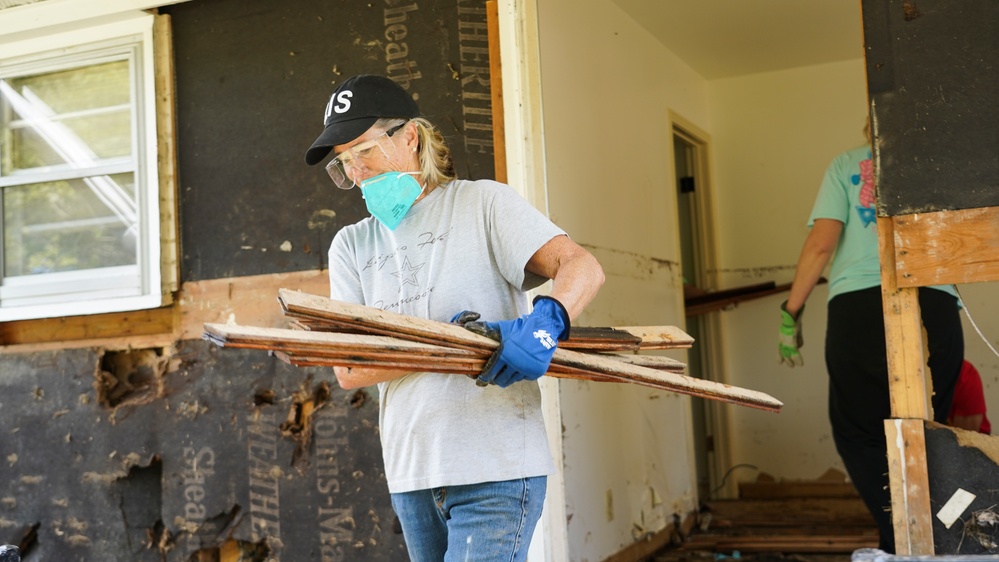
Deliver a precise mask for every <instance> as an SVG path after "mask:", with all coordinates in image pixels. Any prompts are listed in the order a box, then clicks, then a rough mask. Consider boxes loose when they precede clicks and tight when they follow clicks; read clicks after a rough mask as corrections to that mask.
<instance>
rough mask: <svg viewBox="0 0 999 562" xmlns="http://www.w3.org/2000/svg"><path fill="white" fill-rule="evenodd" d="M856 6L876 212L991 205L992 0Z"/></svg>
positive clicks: (997, 7)
mask: <svg viewBox="0 0 999 562" xmlns="http://www.w3.org/2000/svg"><path fill="white" fill-rule="evenodd" d="M862 6H863V19H864V41H865V48H866V56H867V79H868V90H869V95H870V101H871V104H872V116H873V118H874V121H875V122H876V135H875V145H876V149H877V154H876V158H875V166H876V170H877V174H878V177H877V181H878V213H879V214H880V215H881V216H896V215H903V214H909V213H917V212H927V211H939V210H956V209H974V208H979V207H995V206H999V43H997V41H999V28H997V27H996V22H997V21H999V3H997V2H995V1H994V0H936V1H933V2H924V1H919V0H863V2H862Z"/></svg>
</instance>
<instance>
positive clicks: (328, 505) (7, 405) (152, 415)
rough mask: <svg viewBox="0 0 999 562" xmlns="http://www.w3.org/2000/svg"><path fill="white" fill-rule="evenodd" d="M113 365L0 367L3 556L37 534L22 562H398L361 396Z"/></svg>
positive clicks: (257, 374)
mask: <svg viewBox="0 0 999 562" xmlns="http://www.w3.org/2000/svg"><path fill="white" fill-rule="evenodd" d="M118 357H119V359H121V360H118V361H111V360H109V358H108V356H105V355H103V354H101V353H99V352H97V351H94V350H76V351H62V352H41V353H30V354H9V355H5V356H4V359H3V365H2V371H3V375H4V378H3V384H2V387H0V390H2V393H0V409H2V411H3V414H4V416H3V419H4V431H3V435H4V437H3V439H2V441H0V442H2V445H3V447H2V449H3V454H4V457H3V464H2V466H3V468H2V470H0V473H2V474H3V478H0V498H2V499H3V502H2V503H0V518H2V519H3V520H4V521H6V522H8V523H9V524H5V525H3V526H2V527H0V543H11V544H15V545H16V544H19V543H21V542H22V539H23V537H24V536H25V535H26V534H31V533H30V530H31V529H33V528H34V529H35V530H34V533H35V535H36V539H35V540H34V542H33V543H32V544H31V545H30V546H29V548H27V549H26V550H25V552H24V555H25V556H24V559H25V561H26V562H30V561H31V560H65V561H76V560H79V561H92V560H102V561H108V562H111V561H121V562H126V561H127V562H135V561H145V560H148V561H162V560H168V561H178V562H179V561H187V560H190V559H191V556H192V555H193V554H195V553H198V552H199V551H200V553H199V554H198V556H201V558H197V559H198V560H209V559H211V558H210V557H209V554H210V553H211V552H213V551H216V552H217V549H219V548H221V547H222V544H223V543H224V542H225V541H226V540H227V539H232V540H234V541H236V542H235V544H238V545H239V546H240V548H241V549H242V550H243V551H244V552H257V553H258V554H257V555H256V556H254V555H247V556H246V557H245V558H241V559H242V560H260V561H262V560H265V559H267V560H289V561H297V560H315V561H325V562H334V561H343V560H406V559H407V556H406V553H405V546H404V544H403V540H402V535H401V534H398V533H397V532H395V531H394V530H393V521H394V514H393V512H392V508H391V505H390V502H389V497H388V488H387V485H386V483H385V477H384V473H383V471H382V468H381V467H382V461H381V448H380V445H379V441H378V431H377V423H378V406H377V404H376V401H375V397H374V396H369V395H368V394H367V393H366V391H358V392H345V391H342V390H340V389H338V388H337V387H336V383H335V381H332V378H331V377H332V375H331V374H330V372H329V369H300V368H295V367H290V366H288V365H286V364H284V363H282V362H280V361H278V360H276V359H274V358H269V357H267V354H266V353H265V352H261V351H246V350H234V349H220V348H217V347H214V346H211V345H210V344H208V343H205V342H188V343H186V344H185V345H184V346H183V347H182V348H181V349H178V350H177V353H176V354H175V355H173V356H171V357H164V356H162V355H157V354H156V353H154V352H152V351H149V350H139V351H135V352H124V354H123V355H119V356H118ZM113 365H117V368H116V367H114V366H113ZM106 369H111V370H112V371H117V372H116V373H112V372H110V371H107V370H106ZM113 381H120V382H117V383H114V382H113ZM307 404H308V405H313V406H315V407H316V410H315V411H314V413H312V414H311V415H309V414H308V410H309V406H306V405H307ZM303 412H304V413H305V416H304V417H303ZM306 419H308V423H306V421H305V420H306ZM266 549H270V555H269V556H266V557H265V556H264V555H263V554H262V552H263V551H265V550H266Z"/></svg>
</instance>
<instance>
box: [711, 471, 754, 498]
mask: <svg viewBox="0 0 999 562" xmlns="http://www.w3.org/2000/svg"><path fill="white" fill-rule="evenodd" d="M737 468H752V469H753V470H759V467H757V466H756V465H753V464H748V463H739V464H737V465H735V466H733V467H731V468H729V469H728V470H727V471H725V474H724V475H723V476H722V479H721V483H720V484H718V487H717V488H715V489H714V490H711V493H709V494H708V495H709V496H714V495H715V492H717V491H718V490H721V489H722V488H724V487H725V480H727V479H728V477H729V475H730V474H732V471H733V470H735V469H737Z"/></svg>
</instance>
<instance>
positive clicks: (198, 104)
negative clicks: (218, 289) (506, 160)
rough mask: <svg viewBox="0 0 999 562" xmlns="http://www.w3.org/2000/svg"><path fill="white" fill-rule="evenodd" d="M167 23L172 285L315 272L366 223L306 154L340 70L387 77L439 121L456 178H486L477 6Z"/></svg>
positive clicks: (197, 12) (216, 10) (489, 163)
mask: <svg viewBox="0 0 999 562" xmlns="http://www.w3.org/2000/svg"><path fill="white" fill-rule="evenodd" d="M161 11H162V12H164V13H168V14H170V16H171V20H172V23H173V33H174V49H175V59H176V79H177V98H178V99H177V113H178V142H179V159H180V162H179V168H180V169H179V176H180V185H179V189H180V222H181V232H182V248H181V249H182V255H183V258H182V265H181V275H182V279H183V280H184V281H195V280H204V279H217V278H225V277H237V276H245V275H258V274H265V273H279V272H287V271H304V270H312V269H322V268H325V267H326V265H327V264H326V251H327V249H328V247H329V243H330V241H331V240H332V238H333V235H334V233H335V232H336V231H337V230H338V229H339V228H342V227H343V226H344V225H347V224H350V223H353V222H355V221H357V220H359V219H360V218H362V217H364V216H366V211H365V209H364V204H363V201H362V199H361V196H360V193H358V192H355V191H351V192H343V191H340V190H337V189H336V188H334V187H333V185H332V183H331V182H330V180H329V178H328V177H327V176H326V174H325V172H324V170H323V167H322V165H317V166H312V167H310V166H307V165H306V164H305V162H304V154H305V150H306V149H307V148H308V147H309V145H310V144H311V143H312V141H313V140H314V139H315V137H316V136H318V135H319V133H320V131H321V130H322V121H323V120H322V115H323V109H324V107H325V104H326V101H327V99H328V98H329V95H330V94H331V93H332V92H333V90H334V88H335V87H336V84H338V83H339V81H342V80H344V79H346V78H347V77H349V76H351V75H353V74H359V73H373V74H385V75H389V76H392V77H393V78H394V79H396V80H397V82H399V83H400V84H402V85H403V86H404V87H406V88H407V89H408V91H409V92H411V93H412V95H413V96H414V98H416V99H417V102H418V103H419V105H420V109H421V111H422V112H423V113H424V115H425V116H427V117H428V118H430V120H431V121H432V122H434V123H435V124H436V125H438V126H439V127H441V129H442V130H443V132H444V133H445V135H446V136H447V137H448V140H449V142H450V144H451V146H452V148H453V149H454V151H455V163H456V168H457V171H458V174H459V175H460V176H462V177H467V178H483V177H492V174H493V160H492V158H493V149H492V118H491V102H490V93H489V74H488V72H489V71H488V67H489V58H488V39H487V35H486V19H485V17H486V16H485V0H438V1H430V2H416V1H415V0H413V1H408V0H381V1H374V2H372V1H369V0H339V1H335V2H332V1H329V0H295V1H294V2H286V1H283V0H192V1H190V2H186V3H183V4H177V5H174V6H169V7H165V8H162V9H161Z"/></svg>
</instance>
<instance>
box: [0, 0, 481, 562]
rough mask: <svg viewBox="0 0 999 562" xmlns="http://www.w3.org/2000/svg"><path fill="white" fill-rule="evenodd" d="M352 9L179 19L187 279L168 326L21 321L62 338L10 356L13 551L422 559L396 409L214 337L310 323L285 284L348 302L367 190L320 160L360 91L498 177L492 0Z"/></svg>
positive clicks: (219, 12)
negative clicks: (384, 434)
mask: <svg viewBox="0 0 999 562" xmlns="http://www.w3.org/2000/svg"><path fill="white" fill-rule="evenodd" d="M67 3H68V2H67ZM82 3H83V4H87V2H82ZM105 4H107V3H105ZM133 4H135V2H131V3H130V4H129V6H130V7H134V6H133ZM161 4H162V2H161ZM88 5H89V4H88ZM142 7H148V6H142ZM27 8H28V7H20V8H12V9H18V10H20V9H27ZM136 9H138V8H136ZM345 9H346V8H345V6H343V5H341V4H340V3H330V2H325V1H323V0H301V1H297V2H293V3H288V2H281V1H279V0H249V1H245V0H212V1H208V0H190V1H188V2H185V3H182V4H176V5H172V6H165V7H161V8H160V11H161V13H165V14H169V16H170V19H171V22H172V28H173V45H172V46H173V50H174V55H175V56H174V67H175V70H176V74H175V76H176V100H175V105H176V115H177V129H176V130H177V147H178V149H177V152H178V155H179V156H178V162H177V168H178V194H177V198H178V202H177V206H178V217H179V218H178V220H179V223H180V235H181V238H180V242H179V244H180V249H181V252H180V264H179V268H180V275H179V278H180V280H181V281H182V284H181V287H180V291H179V293H178V294H176V295H174V296H175V297H176V298H175V299H174V305H173V307H172V308H170V309H165V310H164V311H161V312H162V314H157V315H155V318H157V319H159V320H161V321H163V322H164V323H163V324H162V325H157V326H156V328H154V329H152V330H138V329H136V326H135V325H133V324H135V323H141V320H137V319H141V318H147V317H149V316H150V314H135V315H130V314H122V315H117V316H115V317H114V319H113V320H109V319H108V318H107V317H102V316H95V317H88V318H75V319H68V320H67V319H55V320H54V321H52V322H48V323H35V324H30V323H24V324H19V325H18V326H17V329H18V330H20V331H21V332H20V333H21V334H22V335H24V334H28V333H29V332H30V335H32V336H33V337H34V338H35V339H34V340H33V341H35V342H40V341H44V343H36V344H33V345H20V346H17V347H4V348H2V349H0V421H2V425H3V426H4V428H5V430H4V434H5V438H4V439H3V440H0V452H2V454H3V458H4V461H3V462H4V466H5V472H4V475H5V476H6V477H5V478H3V479H2V482H0V498H2V500H3V501H2V502H0V519H2V520H3V521H4V522H5V524H4V525H3V526H2V528H0V543H11V544H27V545H28V547H27V548H26V549H23V550H22V553H23V554H24V556H25V559H58V560H93V559H98V558H99V559H102V560H122V561H124V560H128V561H134V560H189V559H197V560H209V559H211V560H218V559H220V557H221V559H222V560H235V559H236V558H237V557H238V558H239V559H241V560H257V561H262V560H275V561H276V560H316V561H323V562H328V561H334V560H402V559H405V558H406V554H405V547H404V545H403V539H402V535H401V531H400V530H398V529H397V524H396V523H395V521H394V513H393V512H392V509H391V505H390V502H389V496H388V490H387V486H386V484H385V479H384V475H383V473H382V459H381V449H380V444H379V440H378V431H377V424H378V415H377V412H378V407H377V393H376V392H375V391H374V390H373V389H362V390H358V391H351V392H346V391H343V390H341V389H339V388H338V387H337V386H336V382H335V379H334V378H333V376H332V373H331V372H330V370H329V369H319V368H303V369H299V368H294V367H290V366H288V365H286V364H285V363H283V362H281V361H280V360H279V359H277V358H276V357H273V356H271V355H269V354H268V353H267V352H265V351H254V350H235V349H224V348H219V347H217V346H214V345H211V344H208V343H207V342H203V341H201V331H202V330H201V326H202V324H203V322H206V321H211V322H226V321H237V322H239V323H242V324H247V325H258V326H285V325H287V319H285V318H284V317H283V316H282V315H281V311H280V308H279V306H278V305H277V302H276V298H277V288H278V287H286V288H290V289H296V288H300V289H303V290H306V291H309V292H314V293H318V294H324V293H326V291H327V290H328V282H327V280H326V279H325V278H326V271H325V268H326V266H327V264H326V251H327V248H328V246H329V244H330V241H331V240H332V238H333V235H334V234H335V232H336V231H337V229H339V228H341V227H342V226H343V225H345V224H349V223H351V222H354V221H355V220H357V219H358V218H360V217H361V216H364V215H365V211H364V203H363V200H362V198H361V196H360V194H359V193H358V192H356V191H351V192H343V191H340V190H337V189H335V188H334V187H333V186H332V185H331V182H330V181H329V179H328V177H327V176H326V174H325V172H324V171H323V169H322V167H321V166H316V167H309V166H306V165H305V163H304V161H303V158H304V153H305V150H306V148H308V146H309V145H310V144H311V143H312V141H313V140H314V139H315V137H316V135H317V134H318V133H319V131H320V130H321V127H322V125H321V123H322V120H321V116H322V108H323V107H324V106H325V104H326V100H327V99H328V96H329V94H330V92H332V90H333V88H334V87H335V84H336V83H337V81H338V80H341V79H343V78H345V77H346V76H349V75H352V74H358V73H365V72H367V73H381V74H387V75H390V76H393V77H395V78H396V79H397V80H398V81H400V83H402V84H404V85H405V86H406V87H407V88H408V89H409V91H410V92H411V93H412V94H413V95H414V97H415V96H420V97H419V99H418V101H419V103H420V106H421V109H422V111H423V113H424V114H425V115H428V116H430V117H431V118H432V119H433V121H434V122H435V123H437V124H438V125H440V126H441V128H442V129H443V130H444V132H445V134H446V135H447V136H448V138H449V140H450V142H451V145H452V148H453V149H454V151H455V164H456V168H457V169H458V172H459V174H460V175H462V176H464V177H472V178H480V177H490V176H491V175H492V162H493V154H492V130H491V127H492V123H491V107H490V104H491V101H490V96H489V76H488V68H489V61H488V49H487V44H488V41H487V35H486V25H485V9H484V1H481V0H475V1H472V0H455V1H453V2H446V3H435V4H434V5H432V6H427V5H424V4H422V3H416V2H411V3H404V2H388V3H379V4H375V5H372V4H360V5H354V6H353V7H352V8H350V10H353V12H349V13H348V12H345ZM346 21H349V22H350V23H349V25H348V24H347V23H345V22H346ZM393 26H395V27H393ZM399 26H402V27H399ZM390 27H391V30H389V28H390ZM459 28H460V31H459ZM404 35H405V36H404ZM391 39H395V41H392V40H391ZM455 72H459V73H460V77H458V78H456V77H455ZM63 320H67V321H66V322H63ZM64 323H65V324H71V325H72V326H74V330H73V333H74V334H75V337H74V338H69V337H66V338H63V337H62V335H65V334H67V333H68V332H67V331H65V330H62V331H58V330H60V325H61V324H64ZM108 324H114V325H110V326H109V325H108ZM48 328H51V329H52V330H53V331H52V332H51V333H50V335H49V336H48V337H45V334H43V333H41V331H43V330H45V329H48ZM91 328H93V329H91ZM140 332H141V333H142V337H141V338H138V337H132V336H130V334H135V333H140ZM40 334H41V335H40ZM57 334H62V335H57ZM89 334H114V336H116V337H111V336H109V337H103V336H100V337H95V336H93V335H89ZM84 338H86V339H84ZM71 339H72V340H74V341H69V340H71ZM5 341H6V340H5ZM22 540H23V541H24V542H22Z"/></svg>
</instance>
